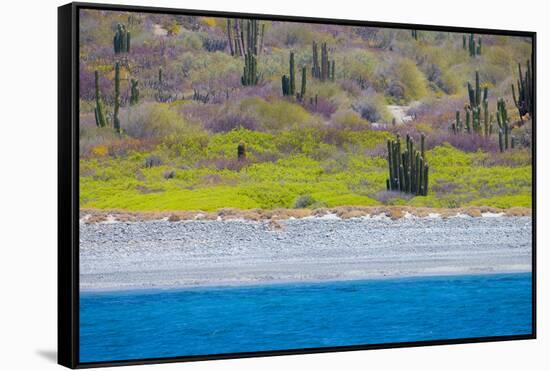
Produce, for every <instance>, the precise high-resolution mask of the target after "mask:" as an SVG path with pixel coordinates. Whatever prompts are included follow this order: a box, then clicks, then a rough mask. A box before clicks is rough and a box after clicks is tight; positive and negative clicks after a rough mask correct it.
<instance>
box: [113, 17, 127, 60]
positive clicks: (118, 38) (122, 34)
mask: <svg viewBox="0 0 550 371" xmlns="http://www.w3.org/2000/svg"><path fill="white" fill-rule="evenodd" d="M113 46H114V50H115V54H119V53H129V52H130V31H127V30H126V26H125V25H123V24H122V23H119V24H117V29H116V31H115V36H114V37H113Z"/></svg>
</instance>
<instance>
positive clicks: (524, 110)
mask: <svg viewBox="0 0 550 371" xmlns="http://www.w3.org/2000/svg"><path fill="white" fill-rule="evenodd" d="M518 72H519V78H518V80H517V87H518V90H517V92H518V95H517V96H516V90H515V88H514V84H512V97H513V98H514V104H515V105H516V108H517V109H518V112H519V118H520V120H521V123H522V124H523V116H525V115H526V114H529V116H530V117H531V116H533V97H532V94H533V76H532V74H531V62H530V61H527V71H525V75H523V74H522V72H521V63H518Z"/></svg>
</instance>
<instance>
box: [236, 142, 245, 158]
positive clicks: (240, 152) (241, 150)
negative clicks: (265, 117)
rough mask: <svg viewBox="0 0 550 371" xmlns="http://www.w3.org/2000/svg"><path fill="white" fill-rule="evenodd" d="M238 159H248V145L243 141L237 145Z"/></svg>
mask: <svg viewBox="0 0 550 371" xmlns="http://www.w3.org/2000/svg"><path fill="white" fill-rule="evenodd" d="M237 159H238V160H239V161H244V160H246V145H245V144H244V143H243V142H241V143H239V145H238V146H237Z"/></svg>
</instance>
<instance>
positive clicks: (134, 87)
mask: <svg viewBox="0 0 550 371" xmlns="http://www.w3.org/2000/svg"><path fill="white" fill-rule="evenodd" d="M138 102H139V88H138V80H136V79H131V80H130V105H131V106H133V105H136V104H138Z"/></svg>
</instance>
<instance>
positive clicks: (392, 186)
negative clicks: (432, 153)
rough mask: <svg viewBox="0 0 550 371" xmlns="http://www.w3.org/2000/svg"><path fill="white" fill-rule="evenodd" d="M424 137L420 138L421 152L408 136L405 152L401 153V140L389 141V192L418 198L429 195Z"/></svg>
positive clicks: (397, 138) (387, 186)
mask: <svg viewBox="0 0 550 371" xmlns="http://www.w3.org/2000/svg"><path fill="white" fill-rule="evenodd" d="M424 141H425V138H424V135H422V136H421V137H420V151H418V150H416V149H415V148H414V142H413V140H412V138H411V137H410V136H409V135H408V134H407V140H406V144H405V147H406V148H405V150H404V151H403V152H401V140H400V137H399V135H397V137H396V139H395V140H390V139H388V168H389V177H388V179H386V188H387V189H388V191H400V192H404V193H409V194H413V195H417V196H427V195H428V171H429V166H428V162H427V161H426V154H425V151H424Z"/></svg>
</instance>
